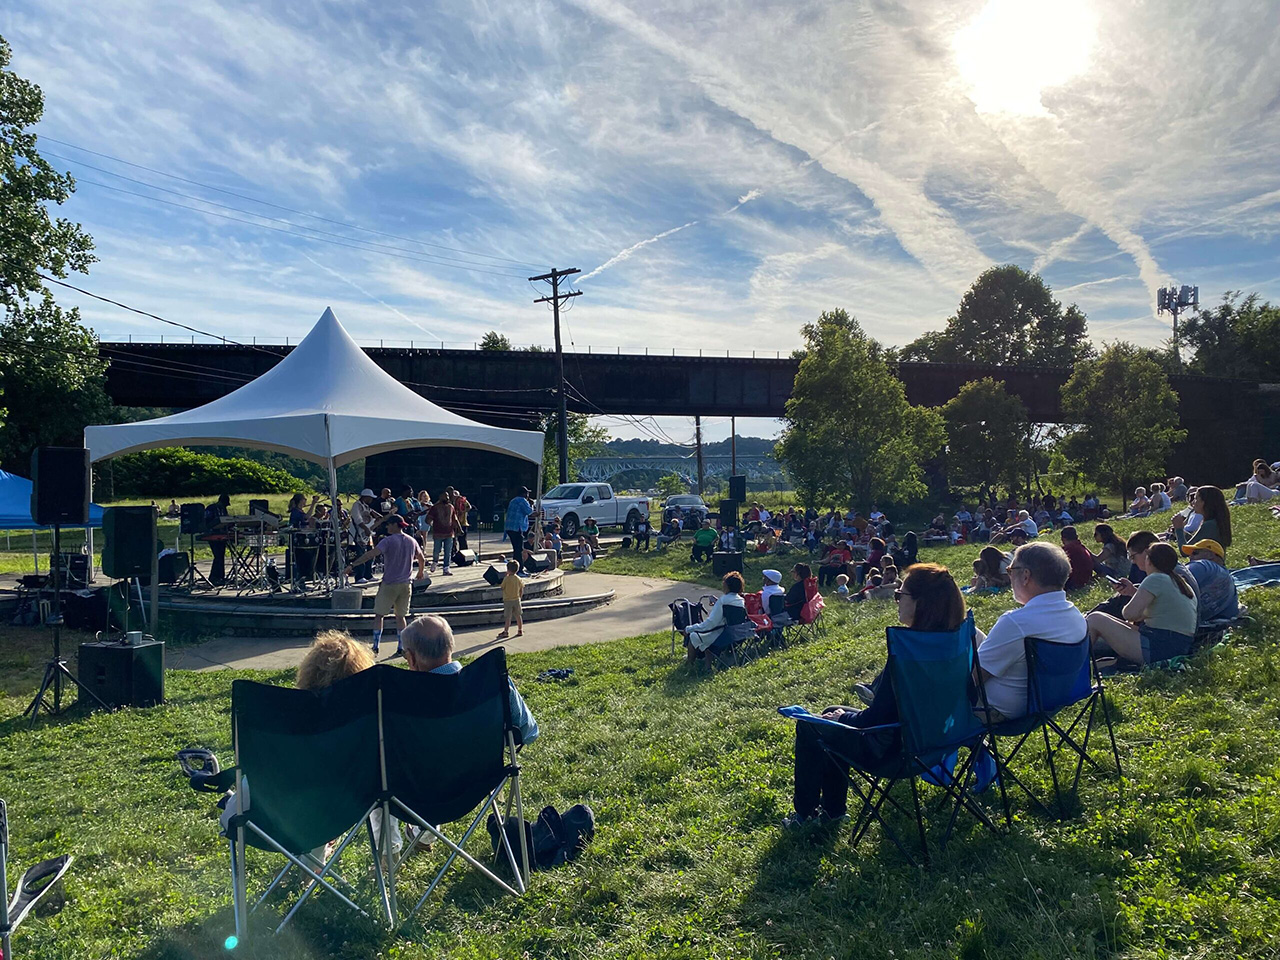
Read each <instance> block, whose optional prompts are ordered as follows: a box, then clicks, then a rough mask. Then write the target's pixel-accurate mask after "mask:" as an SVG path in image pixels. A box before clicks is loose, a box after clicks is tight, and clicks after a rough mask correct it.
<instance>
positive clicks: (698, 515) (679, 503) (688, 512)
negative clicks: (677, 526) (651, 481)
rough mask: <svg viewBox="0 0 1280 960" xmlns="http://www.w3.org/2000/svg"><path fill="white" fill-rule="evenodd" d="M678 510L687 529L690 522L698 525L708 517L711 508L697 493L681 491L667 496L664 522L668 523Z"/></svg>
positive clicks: (663, 510)
mask: <svg viewBox="0 0 1280 960" xmlns="http://www.w3.org/2000/svg"><path fill="white" fill-rule="evenodd" d="M677 512H678V513H679V514H680V521H681V522H682V523H683V524H684V527H685V529H686V530H687V529H689V525H690V524H693V525H695V526H697V525H700V524H701V523H702V521H703V520H705V519H707V515H708V514H709V513H710V512H711V508H710V507H708V506H707V505H706V503H705V502H704V501H703V499H702V498H701V497H700V496H698V495H697V494H693V493H680V494H676V495H674V496H670V497H667V499H666V501H665V502H664V503H663V504H662V522H663V523H666V522H667V521H668V520H670V519H671V517H672V515H673V514H675V513H677Z"/></svg>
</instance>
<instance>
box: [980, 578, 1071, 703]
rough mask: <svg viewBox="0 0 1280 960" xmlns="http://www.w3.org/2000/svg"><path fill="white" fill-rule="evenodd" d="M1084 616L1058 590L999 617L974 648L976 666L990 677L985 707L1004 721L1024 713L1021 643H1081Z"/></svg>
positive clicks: (1024, 655) (1024, 657) (1024, 659)
mask: <svg viewBox="0 0 1280 960" xmlns="http://www.w3.org/2000/svg"><path fill="white" fill-rule="evenodd" d="M1084 635H1085V626H1084V614H1082V613H1081V612H1080V611H1079V610H1078V609H1076V605H1075V604H1074V603H1072V602H1071V601H1070V600H1068V599H1067V595H1066V594H1065V593H1063V592H1062V591H1061V590H1055V591H1054V592H1052V593H1042V594H1040V596H1038V597H1032V598H1031V599H1030V600H1028V601H1027V602H1026V603H1025V604H1024V605H1023V606H1021V607H1018V608H1017V609H1015V610H1010V611H1009V612H1007V613H1005V614H1002V615H1001V617H1000V619H999V620H997V621H996V622H995V624H994V625H993V626H992V627H991V630H990V632H988V633H987V636H986V639H984V640H983V641H982V642H981V643H980V644H979V645H978V662H979V663H980V664H981V665H982V668H983V669H984V670H986V671H987V672H988V673H990V674H992V676H991V677H989V678H987V680H986V683H985V686H986V691H987V703H988V704H990V705H991V707H992V708H994V709H996V710H999V711H1000V712H1001V713H1003V714H1004V715H1005V716H1006V717H1010V718H1013V717H1021V716H1023V715H1024V714H1025V713H1026V712H1027V651H1026V647H1025V645H1024V644H1023V641H1024V640H1025V639H1026V638H1027V637H1037V638H1039V639H1041V640H1048V641H1050V642H1052V643H1078V642H1079V641H1080V640H1082V639H1084Z"/></svg>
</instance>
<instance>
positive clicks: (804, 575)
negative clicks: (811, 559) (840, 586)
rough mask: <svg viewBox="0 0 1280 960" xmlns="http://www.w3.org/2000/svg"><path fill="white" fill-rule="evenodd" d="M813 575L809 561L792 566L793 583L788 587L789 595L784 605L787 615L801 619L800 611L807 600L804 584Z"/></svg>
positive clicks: (796, 619)
mask: <svg viewBox="0 0 1280 960" xmlns="http://www.w3.org/2000/svg"><path fill="white" fill-rule="evenodd" d="M811 576H813V572H812V571H811V570H810V569H809V565H808V564H807V563H797V564H796V565H795V566H794V567H792V568H791V580H792V583H791V586H789V587H787V595H786V599H785V600H784V603H783V605H784V607H785V608H786V611H787V616H788V617H790V618H791V619H792V620H794V621H799V620H800V611H802V610H803V609H804V602H805V595H804V585H805V581H806V580H808V579H809V578H810V577H811Z"/></svg>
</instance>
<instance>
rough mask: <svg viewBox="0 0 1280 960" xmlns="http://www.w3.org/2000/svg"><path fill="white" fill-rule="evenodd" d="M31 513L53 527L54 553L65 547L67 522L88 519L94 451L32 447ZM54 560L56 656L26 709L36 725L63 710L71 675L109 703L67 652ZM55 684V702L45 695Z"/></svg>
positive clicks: (86, 691)
mask: <svg viewBox="0 0 1280 960" xmlns="http://www.w3.org/2000/svg"><path fill="white" fill-rule="evenodd" d="M31 518H32V519H33V520H34V521H35V522H36V523H38V524H41V525H47V526H52V527H53V553H54V555H55V556H57V555H59V554H61V553H62V525H63V524H64V523H67V524H72V525H74V526H82V525H84V524H87V523H88V522H89V451H88V450H86V449H84V448H83V447H37V448H36V449H35V450H34V451H32V453H31ZM61 566H62V565H61V564H57V563H55V564H54V565H53V567H52V568H51V570H50V572H51V573H52V575H53V613H52V615H51V616H50V618H49V621H48V623H49V626H51V627H53V658H52V659H51V660H50V661H49V662H48V663H47V664H45V668H44V678H43V679H42V680H41V681H40V689H39V690H37V691H36V695H35V698H34V699H32V701H31V704H30V706H28V707H27V709H26V710H25V711H24V713H23V715H24V716H25V715H27V714H30V716H31V723H32V725H33V726H34V725H35V722H36V719H37V718H38V717H39V716H40V711H41V709H43V710H44V711H45V712H46V713H49V714H57V713H61V712H62V685H63V683H64V681H67V680H69V681H71V682H72V683H74V684H75V685H76V686H77V687H79V688H80V695H81V697H85V696H88V697H90V698H92V699H93V700H94V701H96V702H97V704H98V705H99V706H102V707H105V706H106V704H104V703H103V702H102V700H101V699H100V698H99V697H98V695H97V694H95V693H94V692H93V691H92V690H90V689H89V688H88V687H86V686H85V685H84V684H83V683H81V682H80V681H79V680H78V679H77V678H76V676H75V674H73V673H72V672H71V671H70V670H69V669H68V668H67V661H66V660H65V659H64V658H63V656H62V571H61ZM51 689H52V694H53V703H52V704H50V703H49V701H48V700H47V699H46V696H47V695H48V694H49V692H50V690H51Z"/></svg>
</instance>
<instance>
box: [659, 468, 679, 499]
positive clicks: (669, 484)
mask: <svg viewBox="0 0 1280 960" xmlns="http://www.w3.org/2000/svg"><path fill="white" fill-rule="evenodd" d="M684 490H685V483H684V477H682V476H680V474H678V473H666V474H663V475H662V476H660V477H659V478H658V492H659V493H660V494H662V495H663V496H664V497H673V496H675V495H676V494H678V493H684Z"/></svg>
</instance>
